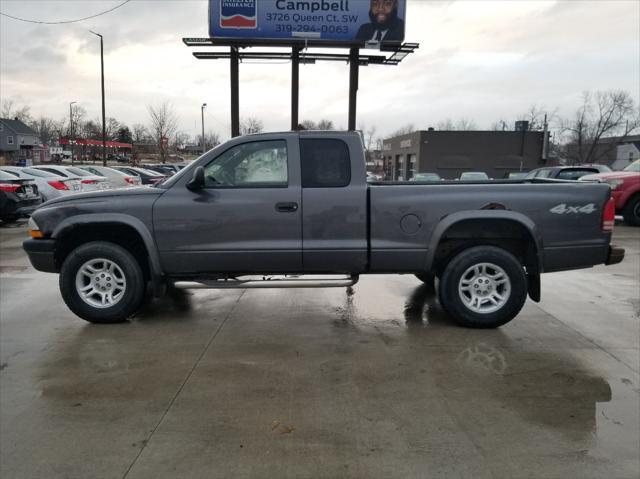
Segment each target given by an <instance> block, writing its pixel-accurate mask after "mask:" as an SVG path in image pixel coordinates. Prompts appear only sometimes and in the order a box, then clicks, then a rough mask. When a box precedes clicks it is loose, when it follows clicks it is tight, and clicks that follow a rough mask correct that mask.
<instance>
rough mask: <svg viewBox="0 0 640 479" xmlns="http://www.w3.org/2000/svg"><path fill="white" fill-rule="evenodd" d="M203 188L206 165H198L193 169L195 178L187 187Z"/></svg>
mask: <svg viewBox="0 0 640 479" xmlns="http://www.w3.org/2000/svg"><path fill="white" fill-rule="evenodd" d="M202 188H204V167H202V166H198V167H197V168H196V169H195V170H194V171H193V178H191V180H189V182H188V183H187V189H189V190H191V191H196V190H201V189H202Z"/></svg>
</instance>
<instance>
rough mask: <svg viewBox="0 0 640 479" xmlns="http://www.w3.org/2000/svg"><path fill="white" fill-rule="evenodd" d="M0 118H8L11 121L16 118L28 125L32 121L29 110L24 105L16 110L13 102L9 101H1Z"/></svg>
mask: <svg viewBox="0 0 640 479" xmlns="http://www.w3.org/2000/svg"><path fill="white" fill-rule="evenodd" d="M0 117H1V118H8V119H11V120H13V119H15V118H17V119H18V120H20V121H21V122H23V123H30V122H31V121H32V118H31V108H30V107H28V106H26V105H23V106H22V107H20V108H18V106H17V105H16V103H15V102H14V101H13V100H11V99H8V100H3V101H2V110H0Z"/></svg>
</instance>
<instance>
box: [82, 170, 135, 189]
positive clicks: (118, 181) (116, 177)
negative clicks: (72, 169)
mask: <svg viewBox="0 0 640 479" xmlns="http://www.w3.org/2000/svg"><path fill="white" fill-rule="evenodd" d="M78 168H80V169H81V170H84V171H87V172H89V173H92V174H94V175H97V176H103V177H105V178H106V179H107V182H109V184H110V185H111V187H112V188H126V187H130V186H140V185H141V184H142V183H141V181H140V177H139V176H133V175H128V174H126V173H125V172H123V171H119V170H115V169H113V168H109V167H108V166H93V165H79V166H78Z"/></svg>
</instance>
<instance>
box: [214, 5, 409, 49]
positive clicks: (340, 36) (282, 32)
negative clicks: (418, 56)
mask: <svg viewBox="0 0 640 479" xmlns="http://www.w3.org/2000/svg"><path fill="white" fill-rule="evenodd" d="M405 14H406V0H308V1H300V0H209V36H210V37H211V38H224V39H244V40H248V41H251V40H252V39H259V40H267V39H277V40H286V39H305V38H306V39H310V40H311V39H313V40H316V41H317V40H327V41H333V42H335V41H344V42H353V41H364V42H367V41H371V42H380V43H388V42H402V41H403V40H404V25H405Z"/></svg>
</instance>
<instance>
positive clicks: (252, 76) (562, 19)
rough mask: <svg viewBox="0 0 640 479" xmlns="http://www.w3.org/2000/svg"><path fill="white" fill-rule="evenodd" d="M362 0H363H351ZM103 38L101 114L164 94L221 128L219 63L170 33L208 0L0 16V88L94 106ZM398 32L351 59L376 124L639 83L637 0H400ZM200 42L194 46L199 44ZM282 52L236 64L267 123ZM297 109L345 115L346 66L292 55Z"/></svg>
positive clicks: (282, 74)
mask: <svg viewBox="0 0 640 479" xmlns="http://www.w3.org/2000/svg"><path fill="white" fill-rule="evenodd" d="M351 1H362V0H351ZM118 3H121V0H115V1H98V0H88V1H84V0H68V1H48V0H40V1H27V0H0V11H2V12H3V13H7V14H11V15H15V16H19V17H24V18H29V19H34V20H45V21H56V20H66V19H73V18H78V17H83V16H87V15H91V14H93V13H97V12H100V11H102V10H106V9H108V8H110V7H113V6H115V5H117V4H118ZM89 29H92V30H95V31H98V32H100V33H102V34H103V35H104V38H105V65H106V66H105V70H106V101H107V116H113V117H115V118H117V119H118V120H120V121H122V122H124V123H126V124H128V125H132V124H134V123H143V124H148V114H147V110H146V106H147V105H148V104H159V103H161V102H162V101H164V100H169V101H171V102H172V103H173V106H174V108H175V110H176V113H177V115H178V117H179V120H180V128H181V129H182V130H183V131H185V132H187V133H189V134H191V135H195V134H197V133H198V132H199V131H200V105H201V104H202V103H203V102H206V103H207V104H208V105H209V107H208V109H207V114H206V116H205V124H206V127H207V130H209V129H214V130H216V131H218V132H219V133H220V134H221V136H222V137H223V138H224V137H228V136H229V133H230V131H229V65H228V62H227V61H224V60H216V61H202V60H196V59H195V58H194V57H193V56H192V55H191V53H192V51H193V49H190V48H187V47H185V46H184V45H183V43H182V41H181V39H182V37H204V36H207V30H208V28H207V0H179V1H174V0H133V1H131V2H130V3H128V4H127V5H125V6H123V7H122V8H120V9H118V10H116V11H114V12H112V13H110V14H107V15H104V16H101V17H99V18H95V19H91V20H87V21H84V22H81V23H75V24H70V25H51V26H48V25H36V24H28V23H22V22H18V21H15V20H11V19H8V18H6V17H0V72H1V79H0V96H1V97H2V99H3V100H5V99H13V100H14V101H15V102H16V103H18V104H20V105H22V104H27V105H29V106H30V107H31V111H32V114H34V115H35V116H39V115H46V116H50V117H53V118H61V117H63V116H64V115H65V114H67V112H68V108H69V107H68V103H69V102H70V101H74V100H77V101H78V102H79V104H80V105H82V106H83V107H84V108H85V109H86V110H87V112H88V115H89V117H90V118H97V117H98V115H99V113H100V57H99V40H98V38H97V37H94V36H93V35H91V34H90V33H89V32H88V30H89ZM405 41H410V42H418V43H420V49H419V50H418V52H417V53H416V54H413V55H410V56H409V57H407V58H406V59H405V60H404V61H403V62H402V63H401V64H400V65H399V66H396V67H392V66H369V67H365V68H362V69H361V75H360V90H359V95H358V125H359V126H362V125H367V126H371V125H376V126H377V128H378V132H379V133H380V134H382V135H384V134H386V133H390V132H392V131H394V130H396V129H397V128H398V127H400V126H402V125H404V124H407V123H413V124H415V126H416V127H418V128H426V127H428V126H435V125H436V124H437V123H438V122H439V121H442V120H444V119H446V118H451V119H453V120H454V121H455V120H457V119H459V118H462V117H465V118H468V119H472V120H473V121H474V122H475V123H476V124H477V125H478V127H480V128H488V127H489V126H490V125H491V123H493V122H494V121H496V120H498V119H500V118H504V119H506V120H512V119H514V118H515V117H516V116H517V115H518V114H519V113H521V112H523V111H525V110H526V109H527V108H528V106H529V105H532V104H537V105H541V106H545V107H546V108H548V109H549V110H553V109H556V108H557V109H558V111H559V113H560V114H561V115H570V114H571V113H572V112H573V111H574V110H575V109H576V108H577V106H578V105H579V103H580V95H581V92H583V91H585V90H607V89H612V88H615V89H624V90H628V91H629V92H630V93H631V94H632V95H633V97H634V98H635V99H636V102H637V101H638V97H639V96H640V2H639V1H637V0H628V1H615V0H606V1H574V0H565V1H531V2H527V1H515V0H513V1H497V2H484V1H477V0H473V1H449V2H435V1H422V0H413V1H411V0H409V2H408V5H407V32H406V36H405ZM200 50H202V49H200ZM290 70H291V67H290V65H289V64H270V65H265V64H247V63H244V64H242V65H241V66H240V114H241V116H243V117H244V116H255V117H258V118H260V119H261V120H262V121H263V122H264V124H265V129H267V130H285V129H288V128H289V126H290V124H289V122H290V119H289V111H290V101H289V100H290ZM300 85H301V90H300V118H301V119H313V120H318V119H320V118H327V119H330V120H333V121H334V123H335V124H336V126H342V127H345V126H346V125H347V93H348V66H347V65H345V64H342V63H335V64H334V63H324V64H316V65H303V66H301V73H300Z"/></svg>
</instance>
